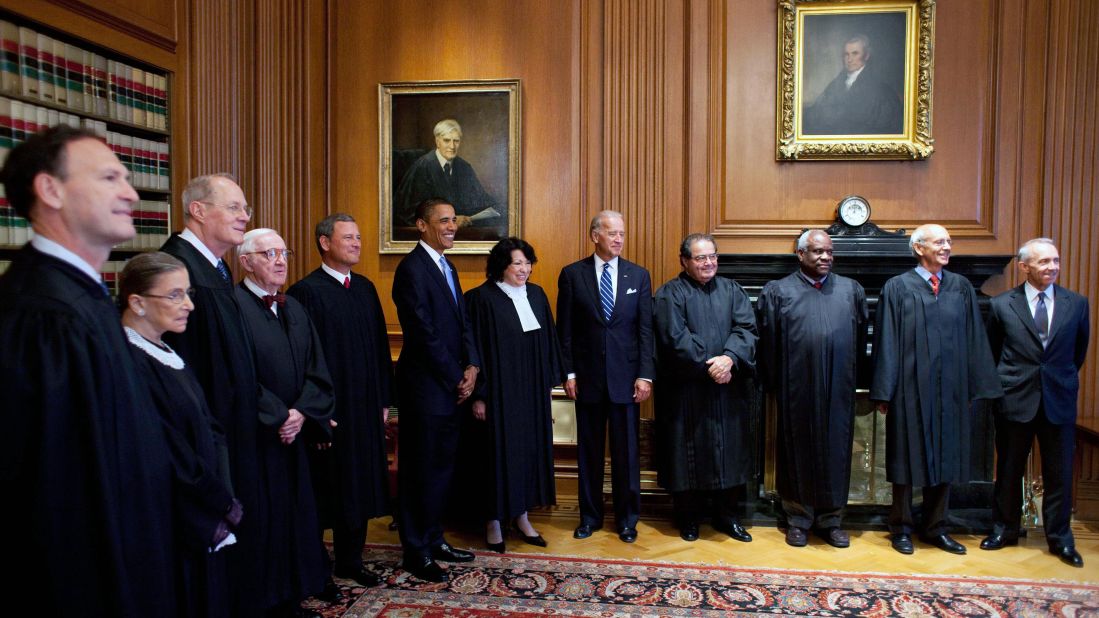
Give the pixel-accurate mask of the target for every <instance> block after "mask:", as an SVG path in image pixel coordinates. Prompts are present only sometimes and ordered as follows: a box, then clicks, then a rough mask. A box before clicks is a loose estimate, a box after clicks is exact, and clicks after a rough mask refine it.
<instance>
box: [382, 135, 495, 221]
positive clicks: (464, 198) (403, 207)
mask: <svg viewBox="0 0 1099 618" xmlns="http://www.w3.org/2000/svg"><path fill="white" fill-rule="evenodd" d="M450 163H451V175H450V178H447V176H446V173H444V172H443V167H442V166H441V165H439V158H438V157H436V156H435V150H434V149H432V150H430V151H429V152H427V153H426V154H424V155H423V156H421V157H420V158H418V159H416V160H415V161H414V162H413V163H412V165H411V166H410V167H409V168H408V171H407V172H405V175H404V178H402V179H401V184H400V185H399V186H398V187H397V196H396V198H395V199H394V214H395V216H396V219H397V220H398V221H400V223H401V225H415V224H416V206H417V205H418V204H419V203H420V202H422V201H424V200H426V199H428V198H432V197H441V198H443V199H445V200H447V202H449V203H450V204H451V205H452V206H454V212H455V214H458V215H464V216H467V217H472V216H473V215H475V214H477V213H479V212H481V211H482V210H484V209H486V208H495V209H496V212H498V213H500V216H499V217H493V218H492V219H488V220H487V221H484V222H483V223H479V224H475V225H480V226H489V227H496V226H498V225H501V223H500V222H501V221H504V222H506V221H507V203H506V202H505V203H503V204H501V203H498V202H497V200H496V199H494V198H493V197H492V196H491V195H489V193H488V191H485V188H484V187H483V186H481V181H480V180H478V179H477V172H475V171H473V166H472V165H470V164H469V162H468V161H466V160H465V159H463V158H461V157H454V159H452V160H451V161H450ZM504 193H505V194H506V191H505V192H504Z"/></svg>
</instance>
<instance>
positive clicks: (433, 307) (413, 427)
mask: <svg viewBox="0 0 1099 618" xmlns="http://www.w3.org/2000/svg"><path fill="white" fill-rule="evenodd" d="M416 227H417V229H419V230H420V242H419V243H418V244H417V245H416V247H415V248H414V249H413V250H412V251H411V252H410V253H409V254H408V255H407V256H405V258H404V259H403V260H401V263H400V264H399V265H398V266H397V271H396V273H394V276H393V302H394V304H396V305H397V318H398V319H399V320H400V322H401V331H402V332H403V333H404V345H403V346H402V348H401V356H400V358H399V359H398V360H397V393H398V402H399V405H400V408H399V410H400V419H399V423H400V438H399V440H400V460H399V462H398V467H397V484H398V492H399V498H398V499H399V502H400V506H399V511H398V514H397V521H398V529H399V531H400V535H401V545H402V546H403V548H404V564H403V566H404V568H405V569H406V570H407V571H408V572H410V573H412V575H414V576H416V577H418V578H420V579H423V580H426V581H432V582H443V581H446V580H447V573H446V571H444V570H443V569H442V568H441V567H440V566H439V565H438V563H436V562H435V561H436V560H441V561H446V562H469V561H471V560H473V554H472V553H470V552H468V551H462V550H460V549H455V548H453V547H451V546H450V545H449V544H448V543H447V542H446V540H445V539H444V538H443V525H442V516H443V512H444V506H445V501H446V496H447V491H448V489H449V487H450V479H451V477H452V476H453V473H454V463H455V453H456V451H457V446H458V430H459V407H458V406H459V405H460V404H461V403H463V402H464V401H465V400H466V399H468V398H469V395H470V393H471V392H473V386H474V384H475V383H476V381H477V373H478V371H479V367H480V364H481V362H480V359H479V357H478V355H477V347H476V344H475V342H474V341H473V333H472V330H471V328H470V322H469V315H468V314H467V313H466V309H465V303H464V301H463V299H462V288H461V285H460V284H459V283H458V273H457V272H455V270H454V265H453V264H451V263H450V261H449V260H447V259H446V258H445V257H443V252H444V251H446V250H447V249H450V248H451V247H453V246H454V234H455V232H456V231H457V229H458V218H457V216H456V215H455V214H454V207H453V206H451V205H450V204H449V203H447V202H446V201H445V200H442V199H428V200H424V201H423V202H421V203H420V204H419V205H418V206H417V207H416Z"/></svg>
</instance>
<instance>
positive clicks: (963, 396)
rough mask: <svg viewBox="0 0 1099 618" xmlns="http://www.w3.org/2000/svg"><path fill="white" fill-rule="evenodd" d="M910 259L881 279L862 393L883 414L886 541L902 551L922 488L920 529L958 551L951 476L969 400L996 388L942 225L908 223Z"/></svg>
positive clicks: (961, 470) (989, 395)
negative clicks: (908, 266) (950, 515)
mask: <svg viewBox="0 0 1099 618" xmlns="http://www.w3.org/2000/svg"><path fill="white" fill-rule="evenodd" d="M909 247H910V248H911V250H912V254H913V255H914V256H915V257H916V259H917V260H918V261H919V263H918V265H917V266H916V268H915V269H912V270H908V271H906V272H904V273H901V274H900V275H897V276H896V277H893V278H892V279H890V280H889V281H886V282H885V286H884V287H882V291H881V296H880V298H879V300H878V312H877V316H876V319H875V322H874V350H873V351H874V381H873V384H872V386H871V388H870V399H871V401H875V402H877V407H878V410H879V411H880V412H882V413H883V414H888V416H887V417H886V446H885V458H886V478H887V479H888V480H889V482H891V483H893V506H892V509H891V511H890V513H889V530H890V532H892V533H893V535H892V544H893V549H895V550H897V551H898V552H900V553H902V554H911V553H912V552H913V551H914V547H913V545H912V533H913V532H914V531H916V529H917V525H916V521H915V518H914V516H913V514H912V488H913V486H920V487H923V522H922V525H921V526H920V527H919V531H920V536H921V538H922V539H923V540H924V541H925V542H927V543H929V544H931V545H933V546H935V547H938V548H939V549H942V550H943V551H947V552H950V553H952V554H964V553H965V551H966V550H965V546H964V545H962V544H961V543H958V542H957V541H955V540H954V539H952V538H950V535H949V534H947V531H948V522H947V514H946V513H947V505H948V501H949V497H950V484H951V483H957V482H965V481H968V480H969V472H970V471H969V461H970V456H969V445H970V443H971V442H972V437H971V434H970V430H971V420H970V419H971V417H972V414H971V413H970V404H971V402H972V401H973V400H975V399H995V398H997V397H1000V396H1002V395H1003V390H1002V389H1001V388H1000V380H999V378H998V377H997V376H996V372H995V365H994V364H993V363H992V354H991V353H990V351H989V347H988V338H987V337H986V336H985V329H984V328H983V327H982V323H981V313H980V309H979V307H978V306H977V293H976V292H975V291H974V290H973V285H972V284H970V283H969V281H968V280H967V279H966V278H965V277H962V276H961V275H956V274H954V273H951V272H948V271H946V270H945V267H946V265H947V264H948V263H949V262H950V249H951V247H952V242H951V239H950V233H949V232H947V231H946V228H944V227H943V226H941V225H936V224H934V223H929V224H926V225H921V226H920V227H918V228H916V229H915V230H914V231H913V232H912V237H911V238H910V240H909Z"/></svg>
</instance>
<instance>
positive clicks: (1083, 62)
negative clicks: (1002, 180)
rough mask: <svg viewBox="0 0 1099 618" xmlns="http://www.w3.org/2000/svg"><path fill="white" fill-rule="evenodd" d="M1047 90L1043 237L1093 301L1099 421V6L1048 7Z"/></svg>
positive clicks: (1085, 498) (1096, 471) (1090, 466)
mask: <svg viewBox="0 0 1099 618" xmlns="http://www.w3.org/2000/svg"><path fill="white" fill-rule="evenodd" d="M1046 23H1047V24H1048V33H1049V34H1048V41H1049V45H1048V51H1047V55H1046V66H1047V67H1048V69H1047V73H1046V84H1047V87H1046V88H1045V91H1044V103H1045V114H1044V119H1045V123H1044V126H1043V129H1044V133H1045V139H1044V145H1045V148H1044V158H1043V168H1042V184H1041V190H1042V193H1041V201H1040V202H1039V203H1040V204H1041V208H1040V209H1035V210H1036V211H1037V213H1036V214H1039V215H1040V217H1041V235H1043V236H1048V237H1050V238H1052V239H1054V240H1055V241H1056V242H1057V243H1058V244H1059V245H1060V248H1061V280H1060V282H1061V283H1062V284H1063V285H1064V286H1065V287H1067V288H1070V289H1073V290H1076V291H1077V292H1079V293H1081V294H1083V295H1085V296H1087V297H1088V298H1089V299H1090V301H1091V325H1092V333H1093V336H1092V341H1091V346H1090V348H1089V350H1088V359H1087V362H1086V364H1085V365H1084V369H1083V372H1082V374H1081V389H1080V410H1079V414H1080V417H1081V418H1082V419H1091V420H1093V421H1094V420H1096V419H1097V418H1099V410H1097V409H1096V408H1097V405H1096V404H1097V403H1099V398H1097V390H1099V351H1097V347H1099V346H1097V345H1096V341H1095V340H1096V337H1095V336H1094V333H1095V331H1096V329H1097V328H1099V266H1096V263H1095V256H1094V255H1092V253H1093V252H1094V250H1095V246H1096V243H1099V216H1097V215H1096V212H1095V209H1096V206H1097V205H1099V184H1097V176H1099V152H1097V150H1096V149H1097V147H1099V146H1097V145H1099V104H1097V103H1096V93H1097V92H1099V4H1097V3H1095V2H1092V1H1091V0H1054V1H1052V2H1050V3H1049V5H1048V20H1047V22H1046ZM1082 451H1083V452H1081V453H1080V455H1079V456H1080V464H1081V465H1080V468H1079V477H1078V479H1077V495H1076V497H1077V502H1076V506H1077V509H1078V514H1080V515H1083V516H1087V517H1090V518H1091V519H1099V449H1097V448H1094V447H1085V448H1084V449H1082Z"/></svg>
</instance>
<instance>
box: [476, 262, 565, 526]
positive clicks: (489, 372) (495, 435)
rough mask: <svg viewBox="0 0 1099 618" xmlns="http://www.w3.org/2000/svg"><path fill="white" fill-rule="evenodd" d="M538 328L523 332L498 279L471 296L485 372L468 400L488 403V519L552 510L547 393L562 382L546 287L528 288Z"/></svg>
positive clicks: (480, 471)
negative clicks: (549, 507)
mask: <svg viewBox="0 0 1099 618" xmlns="http://www.w3.org/2000/svg"><path fill="white" fill-rule="evenodd" d="M526 287H527V300H528V301H529V302H530V308H531V310H532V311H533V312H534V316H535V317H536V318H537V319H538V323H539V324H540V325H541V326H542V327H541V328H539V329H537V330H533V331H530V332H523V326H522V324H521V323H520V321H519V314H518V313H516V310H515V304H514V303H513V302H512V300H511V298H510V297H508V296H507V294H505V293H504V291H503V290H501V289H500V288H499V287H497V285H496V283H495V282H493V281H485V282H484V283H483V284H481V285H480V286H479V287H476V288H474V289H472V290H470V291H469V292H466V295H465V299H466V308H467V310H468V311H469V317H470V322H471V323H472V326H473V335H474V337H475V338H476V340H477V350H478V353H479V354H480V356H481V373H480V374H479V375H478V384H477V391H476V392H475V393H474V396H473V397H470V401H472V400H474V399H480V400H483V401H484V402H485V421H484V422H480V421H473V423H472V425H471V427H472V432H471V436H470V437H471V438H472V441H473V442H474V443H475V444H477V445H478V446H480V447H481V448H479V449H477V450H475V451H474V452H475V453H476V455H477V459H478V464H479V465H476V466H474V469H475V470H476V472H475V473H474V474H475V475H476V481H477V482H476V484H475V485H474V486H476V487H477V488H478V489H480V490H481V491H482V492H483V494H482V496H479V497H481V498H482V500H483V501H481V502H480V504H479V505H478V506H479V507H480V508H481V511H482V513H481V514H482V515H484V519H486V520H492V519H498V520H501V521H504V522H506V521H509V520H510V519H512V518H514V517H516V516H518V515H520V514H522V513H524V512H526V511H528V510H530V509H531V507H535V506H545V505H549V504H554V502H555V500H556V495H555V492H554V477H553V420H552V416H551V411H550V403H551V399H550V391H551V390H552V389H553V387H554V386H555V385H557V384H560V383H561V382H562V381H563V377H564V376H563V374H562V369H561V361H560V351H559V349H558V347H557V346H558V343H557V331H556V329H555V328H554V325H553V314H552V313H551V312H550V306H549V300H548V299H547V298H546V293H545V292H544V291H542V288H540V287H538V286H537V285H535V284H533V283H527V286H526Z"/></svg>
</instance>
